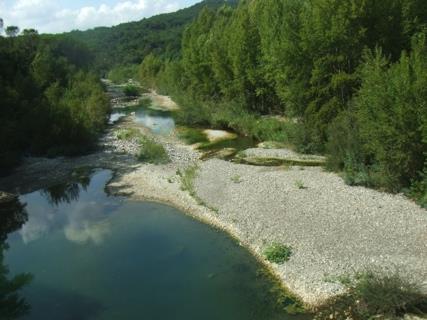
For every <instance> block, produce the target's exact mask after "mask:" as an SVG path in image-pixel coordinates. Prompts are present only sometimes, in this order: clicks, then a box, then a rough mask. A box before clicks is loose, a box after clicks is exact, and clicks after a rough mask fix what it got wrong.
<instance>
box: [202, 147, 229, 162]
mask: <svg viewBox="0 0 427 320" xmlns="http://www.w3.org/2000/svg"><path fill="white" fill-rule="evenodd" d="M236 152H237V150H236V149H234V148H224V149H220V150H212V151H208V152H206V153H205V154H203V156H202V157H201V159H202V160H205V159H211V158H217V159H223V160H227V159H230V158H232V157H233V156H234V155H235V154H236Z"/></svg>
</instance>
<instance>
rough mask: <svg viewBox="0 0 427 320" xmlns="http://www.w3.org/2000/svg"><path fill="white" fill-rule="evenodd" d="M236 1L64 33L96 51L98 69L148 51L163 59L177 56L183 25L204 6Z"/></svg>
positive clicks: (207, 0) (135, 60) (134, 60)
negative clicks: (107, 26)
mask: <svg viewBox="0 0 427 320" xmlns="http://www.w3.org/2000/svg"><path fill="white" fill-rule="evenodd" d="M237 2H238V0H204V1H202V2H200V3H198V4H196V5H193V6H191V7H189V8H185V9H182V10H179V11H177V12H173V13H167V14H161V15H157V16H154V17H151V18H145V19H143V20H141V21H137V22H128V23H123V24H120V25H118V26H114V27H112V28H106V27H100V28H95V29H93V30H88V31H73V32H71V33H69V34H67V35H69V36H71V37H72V38H74V39H76V40H79V41H81V42H83V43H85V44H87V45H88V47H89V48H90V49H91V50H92V51H93V52H94V53H95V57H96V58H95V59H96V60H95V66H96V68H97V70H99V71H101V72H105V71H109V70H110V69H111V68H112V67H113V66H116V65H133V64H139V63H141V61H142V60H143V58H144V57H145V56H146V55H148V54H149V53H154V54H156V55H159V56H162V57H164V58H176V57H178V56H179V55H180V49H181V37H182V33H183V31H184V28H185V26H186V25H187V24H189V23H191V22H192V21H193V20H194V19H195V18H196V17H197V16H198V14H199V13H200V11H201V10H202V9H203V8H204V7H208V8H211V9H214V10H215V9H217V8H219V7H220V6H222V5H223V4H224V3H227V4H228V5H233V6H235V5H236V3H237Z"/></svg>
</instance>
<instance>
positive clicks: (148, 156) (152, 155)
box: [137, 136, 170, 164]
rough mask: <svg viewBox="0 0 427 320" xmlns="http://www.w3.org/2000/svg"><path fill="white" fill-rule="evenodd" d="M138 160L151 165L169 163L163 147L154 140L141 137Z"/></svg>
mask: <svg viewBox="0 0 427 320" xmlns="http://www.w3.org/2000/svg"><path fill="white" fill-rule="evenodd" d="M140 145H141V146H140V149H139V152H138V156H137V158H138V160H139V161H143V162H148V163H153V164H165V163H168V162H170V158H169V155H168V153H167V151H166V149H165V148H164V147H163V145H161V144H159V143H157V142H155V141H154V140H152V139H150V138H147V137H144V136H142V137H141V138H140Z"/></svg>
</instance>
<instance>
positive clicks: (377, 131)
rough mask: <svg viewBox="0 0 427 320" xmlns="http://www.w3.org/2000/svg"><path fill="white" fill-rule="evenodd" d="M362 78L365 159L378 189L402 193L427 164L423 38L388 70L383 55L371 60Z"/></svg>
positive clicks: (359, 100) (359, 107) (358, 101)
mask: <svg viewBox="0 0 427 320" xmlns="http://www.w3.org/2000/svg"><path fill="white" fill-rule="evenodd" d="M361 74H362V86H361V89H360V91H359V93H358V94H357V96H356V98H355V105H356V117H357V123H358V126H359V135H360V140H361V141H362V145H363V146H362V151H363V154H364V157H365V159H364V160H365V163H366V164H367V165H369V166H370V167H373V168H375V169H377V170H378V171H379V173H380V175H381V176H382V177H383V179H382V181H378V182H377V184H378V185H379V186H382V187H384V188H386V189H388V190H391V191H398V190H400V189H401V188H402V187H407V186H409V185H410V183H411V182H412V181H413V180H418V179H419V177H420V172H422V171H423V169H424V163H425V161H426V157H425V156H426V152H427V135H426V132H427V129H426V127H427V122H426V114H427V105H426V103H425V101H426V99H427V91H426V89H425V88H426V86H427V56H426V47H425V37H424V36H423V35H422V36H421V37H420V38H416V39H414V48H413V52H412V53H411V54H410V55H408V54H406V53H403V54H402V57H401V59H400V60H399V61H398V62H396V63H394V64H392V65H390V66H389V62H388V61H387V59H386V58H384V56H383V54H382V53H381V52H380V51H377V52H376V53H375V54H373V55H369V56H367V57H366V62H365V64H364V66H363V68H362V71H361ZM372 88H375V90H372Z"/></svg>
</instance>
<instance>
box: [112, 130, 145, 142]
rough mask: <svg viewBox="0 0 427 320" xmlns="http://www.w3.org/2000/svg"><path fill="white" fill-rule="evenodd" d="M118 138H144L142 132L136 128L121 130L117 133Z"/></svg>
mask: <svg viewBox="0 0 427 320" xmlns="http://www.w3.org/2000/svg"><path fill="white" fill-rule="evenodd" d="M116 137H117V139H119V140H127V141H128V140H132V139H134V138H140V137H142V134H141V132H140V131H139V130H138V129H135V128H128V129H121V130H118V131H117V132H116Z"/></svg>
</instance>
